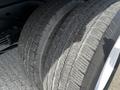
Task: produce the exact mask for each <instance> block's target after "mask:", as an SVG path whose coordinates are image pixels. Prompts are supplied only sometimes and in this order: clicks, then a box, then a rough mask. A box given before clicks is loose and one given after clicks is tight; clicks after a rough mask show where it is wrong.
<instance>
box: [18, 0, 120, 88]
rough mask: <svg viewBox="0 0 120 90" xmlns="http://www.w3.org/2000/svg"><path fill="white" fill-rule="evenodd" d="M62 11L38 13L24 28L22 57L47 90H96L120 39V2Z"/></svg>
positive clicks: (103, 0) (111, 0)
mask: <svg viewBox="0 0 120 90" xmlns="http://www.w3.org/2000/svg"><path fill="white" fill-rule="evenodd" d="M59 5H60V4H59ZM59 5H58V7H57V8H54V6H53V7H52V8H51V9H46V13H42V15H41V11H40V9H39V8H38V9H37V10H36V11H35V12H34V13H33V15H32V16H31V17H30V18H29V19H28V21H27V23H26V25H25V26H24V28H23V31H22V34H21V37H20V42H19V52H20V55H21V57H22V60H23V61H24V66H25V69H26V72H27V74H28V76H29V77H30V79H31V81H33V84H35V85H37V86H38V87H39V88H40V89H43V90H80V89H81V90H93V89H94V87H95V84H96V82H97V78H98V76H99V74H100V72H101V69H102V67H103V65H104V62H105V59H106V57H107V56H108V55H109V52H110V50H111V48H112V46H113V44H114V41H115V40H116V39H117V37H118V35H119V34H120V30H119V23H120V19H119V17H120V16H119V10H120V1H119V0H100V1H99V0H94V2H93V1H92V0H91V1H89V2H86V3H79V5H78V6H76V3H74V5H73V3H72V5H73V6H76V7H75V8H73V6H72V5H71V4H70V2H69V3H68V4H66V5H62V4H61V5H60V7H59ZM67 5H68V6H70V7H71V6H72V7H71V8H70V7H68V6H67ZM61 7H62V8H61ZM65 8H67V9H65ZM66 10H67V11H66ZM65 12H66V13H65ZM61 15H62V16H61ZM116 18H117V19H118V20H116ZM109 39H110V41H112V42H111V43H110V45H109V47H105V46H108V43H107V41H108V40H109ZM106 51H107V52H106ZM40 83H43V85H42V84H41V86H40Z"/></svg>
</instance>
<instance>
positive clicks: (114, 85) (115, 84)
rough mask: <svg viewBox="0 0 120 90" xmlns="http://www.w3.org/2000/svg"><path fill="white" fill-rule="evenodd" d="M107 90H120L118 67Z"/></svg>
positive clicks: (119, 70)
mask: <svg viewBox="0 0 120 90" xmlns="http://www.w3.org/2000/svg"><path fill="white" fill-rule="evenodd" d="M109 90H120V65H119V66H118V68H117V71H116V73H115V75H114V77H113V79H112V82H111V84H110V87H109Z"/></svg>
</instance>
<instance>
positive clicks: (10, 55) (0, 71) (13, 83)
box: [0, 48, 37, 90]
mask: <svg viewBox="0 0 120 90" xmlns="http://www.w3.org/2000/svg"><path fill="white" fill-rule="evenodd" d="M20 63H21V62H20V60H19V56H18V53H17V48H15V49H12V50H10V51H8V52H7V53H4V54H1V55H0V90H37V89H36V87H34V86H32V85H31V83H30V82H29V80H28V79H27V76H26V75H25V73H24V70H23V67H22V65H21V64H20Z"/></svg>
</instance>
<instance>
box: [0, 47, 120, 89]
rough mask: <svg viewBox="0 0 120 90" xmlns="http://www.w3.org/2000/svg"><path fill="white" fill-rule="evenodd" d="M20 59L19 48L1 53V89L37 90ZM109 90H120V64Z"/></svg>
mask: <svg viewBox="0 0 120 90" xmlns="http://www.w3.org/2000/svg"><path fill="white" fill-rule="evenodd" d="M19 61H20V60H19V56H18V54H17V48H15V49H13V50H10V51H8V52H7V53H5V54H2V55H0V90H37V89H36V88H35V87H33V86H31V83H29V80H28V79H27V77H26V75H25V74H24V71H23V67H22V65H20V62H19ZM109 90H120V65H119V67H118V69H117V71H116V73H115V75H114V77H113V80H112V82H111V84H110V87H109Z"/></svg>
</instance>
